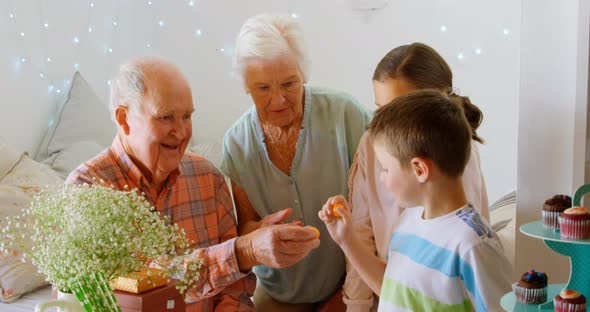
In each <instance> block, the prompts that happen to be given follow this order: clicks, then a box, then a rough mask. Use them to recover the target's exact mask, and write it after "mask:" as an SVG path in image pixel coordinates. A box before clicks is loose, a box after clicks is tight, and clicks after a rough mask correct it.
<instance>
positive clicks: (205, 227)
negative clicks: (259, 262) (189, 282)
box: [67, 138, 256, 311]
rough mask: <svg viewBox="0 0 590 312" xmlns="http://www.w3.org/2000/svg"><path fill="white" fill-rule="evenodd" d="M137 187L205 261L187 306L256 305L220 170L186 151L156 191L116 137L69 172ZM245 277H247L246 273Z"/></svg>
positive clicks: (75, 177) (76, 178) (81, 178)
mask: <svg viewBox="0 0 590 312" xmlns="http://www.w3.org/2000/svg"><path fill="white" fill-rule="evenodd" d="M101 179H102V180H104V181H105V182H106V183H107V184H111V185H113V186H114V187H115V188H116V189H120V190H123V189H124V188H125V186H126V185H127V186H128V187H129V188H130V189H133V188H137V189H138V190H141V191H142V192H144V193H145V197H146V199H147V200H149V201H150V202H151V203H152V204H153V205H154V206H155V207H156V209H157V210H158V211H159V212H160V213H162V214H165V215H168V216H169V217H170V219H171V220H172V222H175V223H177V224H178V226H179V227H181V228H183V229H184V230H185V232H186V234H187V236H188V239H189V240H191V241H194V245H193V246H194V247H195V248H198V249H197V250H196V251H195V252H194V253H193V254H194V255H197V256H198V258H201V259H202V261H203V266H202V267H201V272H200V274H201V275H200V276H201V277H200V279H199V280H200V281H199V283H198V285H197V287H194V288H191V289H189V290H187V293H186V301H187V302H192V303H190V304H187V308H186V311H214V310H215V311H254V305H253V304H252V301H251V300H250V296H251V295H252V292H253V290H254V287H255V284H256V280H255V277H254V274H247V275H246V274H243V273H241V272H240V269H239V268H238V263H237V258H236V254H235V248H234V243H235V238H236V236H237V229H236V222H235V218H234V214H233V206H232V201H231V196H230V194H229V190H228V188H227V185H226V184H225V180H224V178H223V176H222V175H221V174H220V173H219V171H218V170H217V169H216V168H215V167H214V166H213V164H211V163H210V162H209V161H207V160H206V159H204V158H202V157H200V156H197V155H195V154H191V153H185V155H184V157H183V158H182V161H181V163H180V165H179V167H178V169H177V170H176V171H175V172H173V173H172V174H170V176H169V177H168V181H167V182H166V185H165V186H164V188H163V189H162V191H161V192H160V194H157V193H156V190H154V189H153V188H151V187H150V184H149V182H148V181H147V180H146V178H145V177H144V176H143V174H142V173H141V171H140V170H139V168H138V167H137V166H136V165H135V164H134V163H133V161H132V160H131V158H130V157H129V155H127V153H126V152H125V150H124V148H123V145H122V144H121V142H120V140H119V139H118V138H115V140H114V141H113V144H112V145H111V147H110V148H108V149H106V150H104V151H103V152H101V153H100V154H99V155H97V156H96V157H94V158H93V159H91V160H89V161H87V162H85V163H84V164H82V165H80V166H79V167H78V168H76V170H74V171H73V172H72V173H70V175H69V177H68V179H67V182H68V183H88V184H93V183H98V181H100V180H101ZM244 277H246V278H244Z"/></svg>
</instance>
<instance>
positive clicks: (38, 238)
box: [0, 181, 200, 310]
mask: <svg viewBox="0 0 590 312" xmlns="http://www.w3.org/2000/svg"><path fill="white" fill-rule="evenodd" d="M101 182H102V181H101ZM102 184H103V185H104V182H102ZM0 225H1V226H0V228H1V233H0V249H1V250H8V249H11V248H17V249H20V251H21V252H22V253H23V255H24V257H26V258H30V259H31V260H32V262H33V264H35V265H36V266H37V267H38V268H39V271H40V272H42V273H44V274H45V275H46V276H47V281H48V282H50V283H52V284H53V285H55V286H57V287H58V289H59V290H61V291H62V292H74V293H75V294H76V296H77V297H78V298H79V299H83V300H81V301H82V303H83V304H85V303H88V300H87V299H88V296H82V295H87V294H88V293H89V292H90V293H93V294H94V293H95V292H101V293H112V292H111V290H110V288H109V287H108V283H106V280H109V279H111V278H112V277H114V276H117V275H124V274H129V273H131V272H135V271H138V270H139V269H140V268H141V267H143V266H146V265H147V264H148V263H154V262H156V264H157V262H158V261H162V263H163V264H162V265H161V267H163V268H164V269H165V272H166V273H167V274H168V276H175V277H178V278H180V280H178V281H177V283H176V284H177V288H178V289H179V290H180V291H181V292H184V290H186V289H187V288H188V287H190V286H191V285H192V283H195V282H196V280H198V278H199V275H198V269H199V266H200V262H192V263H190V264H186V263H185V260H183V259H187V258H190V256H188V255H189V253H190V250H189V246H190V245H189V241H188V239H187V238H186V236H185V233H184V231H183V230H182V229H179V228H178V226H177V225H176V224H174V225H172V224H170V220H169V218H168V217H162V216H161V215H160V213H159V212H157V211H156V210H155V208H154V207H153V206H151V205H150V203H149V202H148V201H147V200H146V199H145V198H144V197H143V196H142V194H138V192H137V191H135V190H131V191H127V190H125V191H118V190H115V189H114V188H112V187H106V186H102V185H88V184H83V185H65V186H60V187H57V188H55V187H54V188H51V189H45V190H43V191H41V192H40V193H39V195H38V196H36V197H35V199H34V200H33V202H32V203H31V206H30V207H29V208H27V209H25V210H24V211H23V213H22V214H21V215H19V216H15V217H9V218H8V219H6V220H4V223H1V224H0ZM154 259H156V260H154ZM180 271H182V272H180ZM95 281H98V284H99V285H98V286H97V284H96V283H94V284H92V283H93V282H95ZM105 284H106V285H105ZM92 285H94V286H92ZM105 286H106V287H105ZM90 297H92V296H90ZM107 297H108V298H106V299H105V302H109V301H112V300H113V299H114V297H113V296H112V294H111V295H110V296H107ZM85 301H86V302H85ZM92 304H93V303H92V300H90V307H86V306H85V307H86V308H87V310H88V309H92ZM94 304H95V305H98V304H100V305H102V303H100V302H98V303H97V302H95V303H94ZM109 305H112V302H109ZM115 306H116V304H115Z"/></svg>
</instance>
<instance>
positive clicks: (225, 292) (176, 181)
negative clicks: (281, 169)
mask: <svg viewBox="0 0 590 312" xmlns="http://www.w3.org/2000/svg"><path fill="white" fill-rule="evenodd" d="M110 110H111V117H112V118H113V120H114V121H115V123H116V125H117V130H118V131H117V136H116V137H115V139H114V140H113V144H112V145H111V146H110V147H109V148H107V149H105V150H104V151H103V152H102V153H100V154H99V155H97V156H96V157H94V158H92V159H90V160H88V161H86V162H85V163H83V164H82V165H80V166H79V167H78V168H77V169H76V170H74V171H73V172H72V173H71V174H70V176H69V177H68V182H69V183H89V184H92V183H99V181H103V182H104V183H106V184H109V185H112V186H113V187H114V188H116V189H118V190H125V189H128V188H129V189H137V190H138V191H141V192H143V193H144V194H145V196H146V199H147V200H148V201H149V202H150V203H151V204H152V205H154V206H155V207H156V209H157V210H158V211H159V212H160V213H162V214H165V215H168V216H169V217H170V218H171V220H172V221H173V222H175V223H176V224H178V226H179V227H181V228H182V229H184V231H185V232H186V234H187V236H188V238H189V239H190V240H191V241H193V242H194V243H193V247H194V248H195V250H194V252H193V253H192V257H189V258H188V259H187V260H186V261H188V262H190V261H193V260H194V261H201V262H202V263H203V266H201V268H200V271H199V273H200V280H199V281H197V283H196V286H195V287H193V288H191V289H189V290H188V291H187V294H186V300H187V301H188V303H189V304H187V308H186V311H193V312H196V311H253V310H254V306H253V304H252V302H251V300H250V296H251V295H252V290H253V288H254V283H253V282H254V278H253V276H252V274H249V273H250V269H251V268H252V266H254V265H260V264H264V265H268V266H273V267H285V266H289V265H291V264H293V263H296V262H297V261H299V260H300V259H302V258H303V257H305V256H306V255H307V254H308V253H309V252H310V251H311V250H312V249H314V248H317V247H318V246H319V244H320V242H319V240H318V239H314V235H315V233H314V231H313V229H311V228H304V227H299V226H295V225H281V226H274V227H265V228H262V229H260V230H256V231H253V232H251V233H249V234H247V235H243V236H240V237H236V236H237V227H236V222H235V218H234V214H233V206H232V202H231V196H230V193H229V190H228V188H227V185H226V183H225V180H224V178H223V176H222V175H221V174H220V173H219V171H218V170H217V169H216V168H215V166H213V164H211V163H210V162H209V161H207V160H206V159H204V158H203V157H200V156H198V155H195V154H191V153H185V150H186V147H187V145H188V143H189V141H190V138H191V135H192V121H191V117H192V114H193V111H194V106H193V100H192V94H191V89H190V86H189V84H188V82H187V81H186V79H185V78H184V77H183V75H182V73H180V71H179V70H178V69H177V68H176V67H175V66H174V65H172V64H170V63H168V62H166V61H164V60H162V59H157V58H139V59H135V60H132V61H129V62H127V63H126V64H123V65H122V66H121V68H120V69H119V72H118V73H117V76H116V77H115V78H114V79H113V83H112V85H111V105H110ZM250 277H251V278H250Z"/></svg>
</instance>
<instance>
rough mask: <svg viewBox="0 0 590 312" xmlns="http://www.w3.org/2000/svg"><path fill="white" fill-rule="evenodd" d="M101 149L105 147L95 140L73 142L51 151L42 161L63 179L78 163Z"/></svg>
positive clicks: (96, 153)
mask: <svg viewBox="0 0 590 312" xmlns="http://www.w3.org/2000/svg"><path fill="white" fill-rule="evenodd" d="M103 149H105V146H101V145H99V144H98V143H96V142H90V141H81V142H75V143H73V144H71V145H70V146H67V147H65V148H64V149H62V150H61V151H59V152H56V153H53V155H51V156H50V157H49V158H47V159H45V160H44V161H43V163H45V164H48V165H49V166H51V167H52V168H53V170H55V171H56V172H57V173H58V174H59V175H60V176H61V178H62V179H64V180H65V179H66V178H67V177H68V175H69V174H70V172H72V171H73V170H74V169H76V168H77V167H78V166H79V165H80V164H82V163H84V162H86V161H87V160H89V159H91V158H93V157H94V156H96V155H98V154H99V153H100V152H101V151H102V150H103Z"/></svg>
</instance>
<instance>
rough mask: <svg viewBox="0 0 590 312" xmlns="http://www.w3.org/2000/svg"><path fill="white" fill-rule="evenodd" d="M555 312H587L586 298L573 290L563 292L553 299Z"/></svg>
mask: <svg viewBox="0 0 590 312" xmlns="http://www.w3.org/2000/svg"><path fill="white" fill-rule="evenodd" d="M553 306H554V307H555V310H554V311H555V312H586V297H584V295H582V294H580V293H579V292H577V291H575V290H571V289H564V290H562V291H561V292H560V293H559V295H557V296H555V298H554V299H553Z"/></svg>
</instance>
